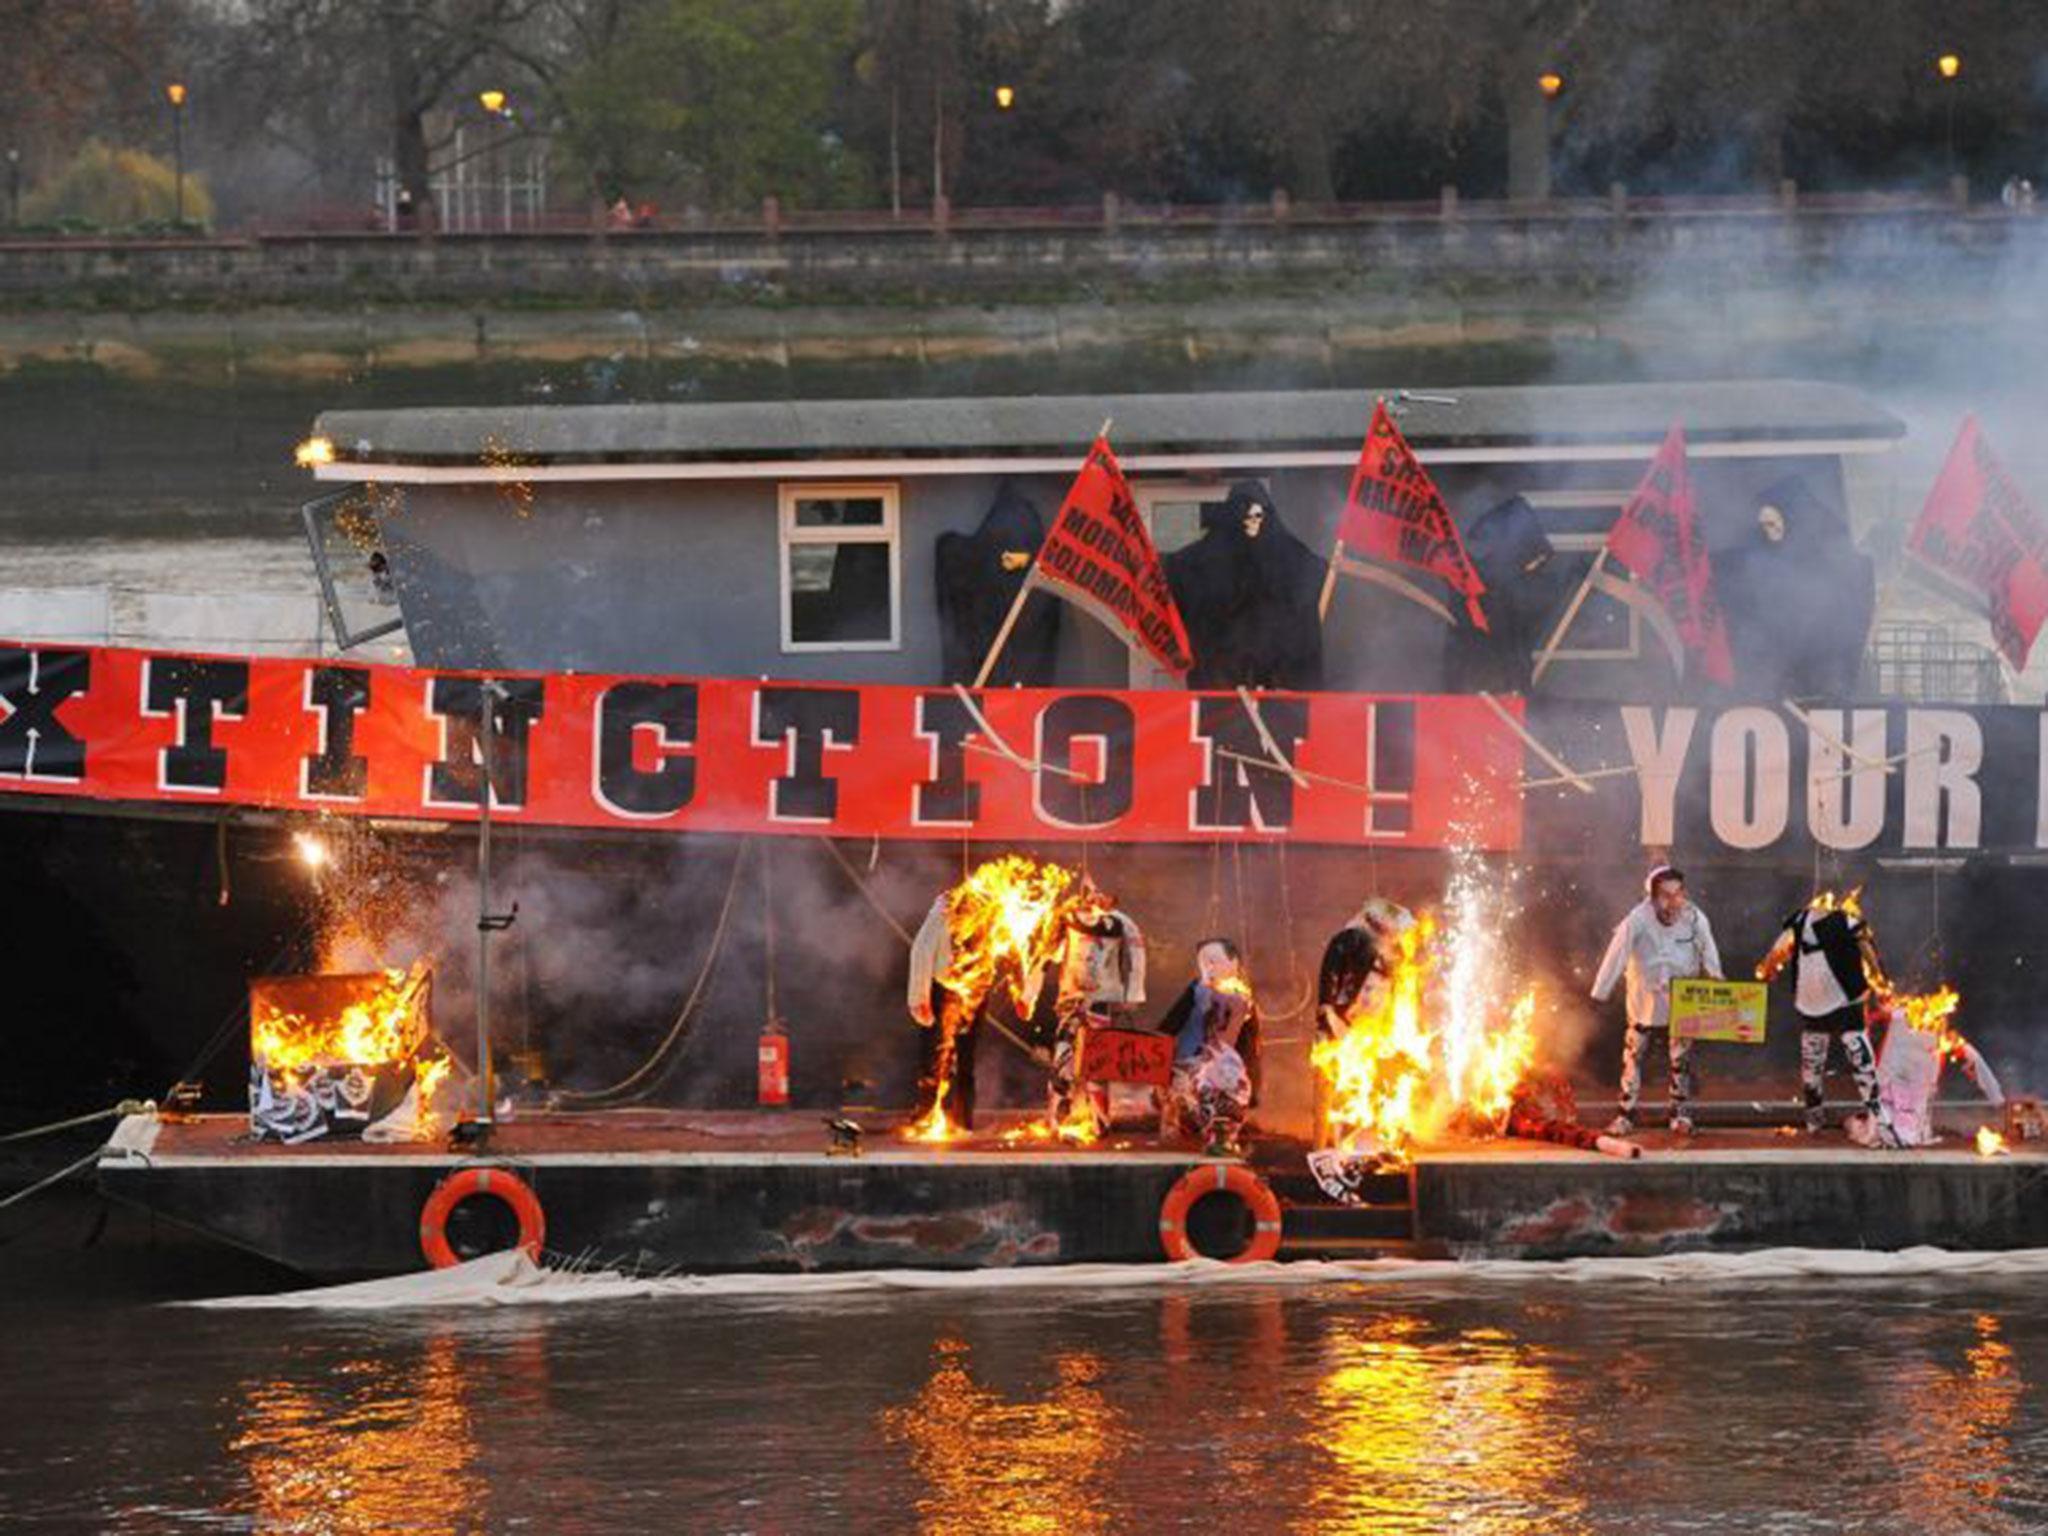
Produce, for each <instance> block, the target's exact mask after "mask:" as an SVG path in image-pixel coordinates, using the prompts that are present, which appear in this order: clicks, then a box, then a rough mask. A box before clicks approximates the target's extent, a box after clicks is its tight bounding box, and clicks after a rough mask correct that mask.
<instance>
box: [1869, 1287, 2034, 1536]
mask: <svg viewBox="0 0 2048 1536" xmlns="http://www.w3.org/2000/svg"><path fill="white" fill-rule="evenodd" d="M1883 1321H1885V1320H1882V1319H1880V1322H1883ZM1956 1321H1957V1319H1954V1318H1931V1319H1927V1320H1924V1321H1921V1322H1920V1323H1919V1324H1918V1326H1917V1327H1913V1328H1906V1329H1903V1330H1902V1331H1905V1332H1907V1333H1908V1334H1909V1336H1910V1335H1911V1334H1914V1333H1918V1334H1923V1335H1926V1337H1925V1338H1924V1342H1923V1350H1924V1352H1922V1353H1919V1354H1917V1355H1915V1356H1910V1357H1908V1358H1907V1359H1905V1360H1903V1361H1900V1362H1897V1363H1896V1364H1894V1365H1893V1366H1892V1367H1891V1370H1892V1371H1893V1372H1894V1375H1893V1379H1892V1380H1891V1381H1890V1382H1883V1381H1880V1382H1879V1383H1878V1386H1879V1390H1878V1391H1877V1392H1876V1393H1874V1394H1873V1396H1875V1397H1876V1398H1877V1400H1878V1401H1879V1402H1880V1403H1889V1404H1891V1405H1892V1406H1891V1407H1890V1408H1889V1409H1887V1410H1885V1411H1881V1412H1880V1413H1879V1415H1878V1419H1877V1423H1876V1424H1875V1425H1874V1426H1873V1428H1874V1429H1875V1432H1876V1438H1877V1440H1878V1442H1879V1445H1878V1455H1879V1457H1880V1458H1881V1461H1882V1463H1883V1464H1886V1465H1889V1466H1893V1467H1896V1468H1897V1469H1898V1470H1899V1477H1900V1483H1901V1487H1900V1489H1899V1505H1900V1511H1901V1514H1902V1515H1904V1516H1905V1517H1906V1519H1907V1522H1908V1523H1909V1524H1910V1525H1911V1526H1912V1527H1913V1528H1914V1529H1918V1530H1973V1531H1984V1530H2016V1529H2019V1527H2018V1526H2017V1525H2016V1524H2014V1523H2013V1522H2011V1521H2010V1520H2009V1519H2004V1518H2001V1516H2000V1514H1999V1512H1998V1510H1997V1508H1996V1506H1997V1504H1998V1502H1999V1501H2000V1499H2001V1498H2002V1497H2004V1496H2005V1495H2006V1493H2007V1490H2008V1485H2009V1483H2010V1482H2011V1479H2012V1475H2013V1456H2012V1444H2011V1436H2012V1432H2013V1428H2014V1420H2015V1417H2016V1415H2017V1413H2018V1411H2019V1406H2020V1397H2021V1394H2022V1392H2023V1390H2024V1382H2023V1380H2022V1378H2021V1374H2020V1370H2019V1365H2018V1362H2017V1360H2016V1358H2015V1356H2014V1354H2013V1349H2012V1346H2011V1345H2010V1344H2008V1343H2007V1342H2006V1341H2005V1337H2004V1332H2005V1328H2004V1324H2003V1323H2002V1322H2001V1320H2000V1319H1999V1318H1998V1317H1997V1316H1996V1315H1994V1314H1992V1313H1989V1312H1980V1313H1978V1314H1977V1315H1976V1316H1975V1317H1974V1318H1973V1319H1972V1320H1971V1322H1970V1325H1969V1333H1968V1335H1966V1337H1967V1339H1968V1343H1967V1344H1964V1345H1963V1347H1962V1350H1961V1356H1960V1358H1956V1356H1955V1354H1954V1351H1955V1350H1956V1348H1957V1346H1958V1344H1960V1343H1962V1341H1961V1340H1959V1339H1957V1338H1956V1337H1955V1335H1954V1326H1955V1323H1956ZM1935 1330H1939V1332H1938V1333H1937V1332H1936V1331H1935ZM1944 1355H1946V1356H1948V1360H1947V1361H1946V1362H1945V1361H1944V1359H1943V1356H1944Z"/></svg>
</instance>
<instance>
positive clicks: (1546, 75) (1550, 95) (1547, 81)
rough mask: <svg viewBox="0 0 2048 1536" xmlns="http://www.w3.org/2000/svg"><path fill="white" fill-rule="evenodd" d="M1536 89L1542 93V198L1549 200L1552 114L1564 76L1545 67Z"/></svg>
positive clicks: (1538, 78)
mask: <svg viewBox="0 0 2048 1536" xmlns="http://www.w3.org/2000/svg"><path fill="white" fill-rule="evenodd" d="M1536 89H1537V90H1538V91H1540V92H1542V94H1543V199H1544V201H1545V202H1548V201H1549V200H1550V192H1551V186H1550V172H1551V165H1550V148H1551V145H1550V140H1551V133H1552V131H1553V127H1554V125H1553V123H1552V121H1551V118H1552V115H1553V113H1554V111H1555V108H1556V105H1557V98H1558V96H1559V94H1560V93H1561V92H1562V91H1563V90H1564V76H1563V75H1561V74H1559V73H1558V72H1557V71H1556V70H1554V69H1546V70H1545V71H1543V73H1542V74H1540V75H1538V76H1537V77H1536Z"/></svg>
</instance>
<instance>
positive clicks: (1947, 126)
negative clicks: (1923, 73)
mask: <svg viewBox="0 0 2048 1536" xmlns="http://www.w3.org/2000/svg"><path fill="white" fill-rule="evenodd" d="M1934 69H1935V73H1937V74H1939V75H1940V76H1941V78H1942V79H1943V80H1945V81H1947V82H1948V89H1947V90H1945V91H1943V92H1942V93H1941V94H1942V99H1943V111H1942V118H1943V128H1942V159H1943V162H1944V163H1945V164H1946V165H1947V167H1948V174H1949V175H1950V177H1954V175H1955V173H1956V77H1957V76H1958V75H1960V74H1962V72H1963V61H1962V59H1961V57H1960V56H1958V55H1956V54H1953V53H1944V54H1943V55H1942V56H1941V57H1940V58H1938V59H1936V60H1935V61H1934Z"/></svg>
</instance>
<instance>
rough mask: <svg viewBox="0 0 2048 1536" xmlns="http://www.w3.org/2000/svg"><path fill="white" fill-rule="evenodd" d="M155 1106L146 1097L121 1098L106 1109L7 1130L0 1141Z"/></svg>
mask: <svg viewBox="0 0 2048 1536" xmlns="http://www.w3.org/2000/svg"><path fill="white" fill-rule="evenodd" d="M154 1108H156V1106H155V1105H154V1104H152V1103H150V1102H149V1101H148V1100H147V1099H123V1100H122V1101H121V1102H120V1103H118V1104H116V1105H113V1106H112V1107H111V1108H108V1109H96V1110H94V1111H93V1112H92V1113H91V1114H89V1115H73V1116H72V1117H71V1118H70V1119H69V1120H52V1121H51V1122H50V1123H49V1124H48V1125H32V1126H30V1127H29V1128H28V1129H27V1130H25V1131H9V1132H8V1133H7V1134H6V1135H5V1136H0V1143H4V1142H9V1141H32V1140H34V1139H35V1138H36V1137H38V1136H48V1135H50V1134H52V1133H53V1132H56V1131H68V1130H70V1129H71V1128H72V1127H73V1126H74V1125H91V1124H92V1123H93V1122H94V1121H95V1120H112V1119H115V1118H117V1117H119V1116H121V1115H146V1114H148V1113H149V1112H150V1111H151V1110H152V1109H154Z"/></svg>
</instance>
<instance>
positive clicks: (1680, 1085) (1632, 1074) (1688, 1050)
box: [1621, 1019, 1699, 1120]
mask: <svg viewBox="0 0 2048 1536" xmlns="http://www.w3.org/2000/svg"><path fill="white" fill-rule="evenodd" d="M1653 1033H1669V1031H1661V1030H1653V1029H1652V1027H1651V1026H1649V1025H1647V1024H1638V1023H1636V1022H1635V1021H1634V1020H1633V1019H1631V1020H1630V1021H1629V1026H1628V1033H1627V1034H1625V1035H1624V1036H1622V1040H1621V1112H1622V1113H1623V1114H1624V1115H1627V1116H1628V1117H1629V1118H1630V1119H1634V1118H1635V1113H1636V1101H1637V1100H1638V1099H1640V1098H1641V1097H1642V1093H1643V1057H1644V1055H1645V1054H1646V1053H1647V1052H1648V1051H1649V1048H1650V1036H1651V1035H1652V1034H1653ZM1696 1043H1697V1042H1695V1041H1692V1040H1688V1039H1685V1038H1684V1037H1683V1036H1680V1035H1677V1034H1672V1035H1671V1040H1670V1049H1671V1118H1672V1119H1674V1120H1677V1119H1681V1118H1683V1117H1684V1115H1685V1110H1686V1106H1687V1105H1688V1104H1690V1103H1691V1102H1692V1096H1693V1094H1694V1093H1695V1092H1697V1091H1698V1087H1699V1085H1698V1084H1697V1082H1695V1081H1694V1077H1693V1070H1692V1048H1693V1046H1694V1045H1695V1044H1696Z"/></svg>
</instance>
